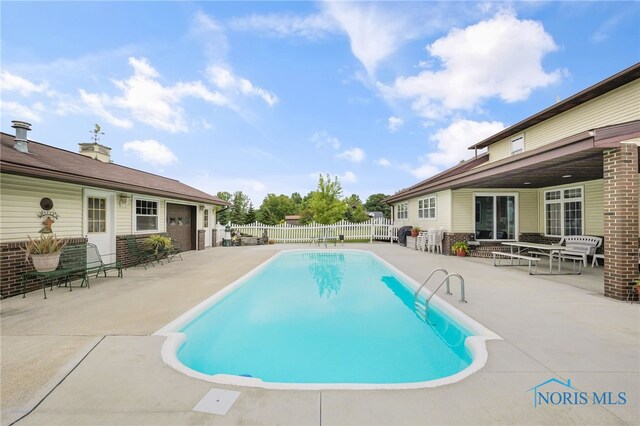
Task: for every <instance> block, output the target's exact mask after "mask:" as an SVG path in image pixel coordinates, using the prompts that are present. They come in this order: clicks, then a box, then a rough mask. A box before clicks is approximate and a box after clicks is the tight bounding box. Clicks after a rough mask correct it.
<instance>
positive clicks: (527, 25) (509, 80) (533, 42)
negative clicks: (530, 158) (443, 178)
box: [378, 12, 562, 119]
mask: <svg viewBox="0 0 640 426" xmlns="http://www.w3.org/2000/svg"><path fill="white" fill-rule="evenodd" d="M555 50H557V46H556V44H555V42H554V41H553V38H552V37H551V36H550V35H549V34H548V33H547V32H545V30H544V27H543V26H542V24H541V23H539V22H535V21H531V20H519V19H517V17H516V16H514V15H513V14H511V13H508V12H501V13H498V14H497V15H496V16H494V17H493V18H492V19H489V20H486V21H482V22H479V23H477V24H475V25H471V26H469V27H467V28H465V29H454V30H452V31H450V32H449V34H447V35H446V36H445V37H443V38H440V39H438V40H436V41H435V42H434V43H433V44H431V45H429V46H427V51H428V53H429V54H430V55H431V57H432V58H437V59H439V60H440V61H441V63H442V69H440V70H436V71H431V70H425V71H422V72H420V73H419V74H418V75H416V76H411V77H400V78H398V79H396V81H395V82H394V84H393V85H392V86H391V87H388V86H385V85H383V84H381V83H378V87H379V88H380V89H381V91H382V92H383V94H385V95H386V96H387V97H389V98H410V99H414V102H413V108H414V110H415V111H416V112H418V113H419V114H420V115H421V116H423V117H426V118H431V119H433V118H442V117H443V116H446V115H448V114H449V113H450V112H451V111H452V110H457V109H465V110H471V109H473V108H475V107H476V106H477V105H478V104H479V103H481V102H482V101H484V100H485V99H488V98H491V97H499V98H500V99H502V100H504V101H506V102H515V101H520V100H524V99H526V98H527V97H528V96H529V95H530V93H531V91H532V90H534V89H536V88H540V87H545V86H548V85H550V84H553V83H557V82H558V81H559V80H560V79H561V77H562V71H560V70H556V71H553V72H550V73H547V72H545V71H544V70H543V68H542V58H543V56H544V55H545V54H547V53H550V52H553V51H555Z"/></svg>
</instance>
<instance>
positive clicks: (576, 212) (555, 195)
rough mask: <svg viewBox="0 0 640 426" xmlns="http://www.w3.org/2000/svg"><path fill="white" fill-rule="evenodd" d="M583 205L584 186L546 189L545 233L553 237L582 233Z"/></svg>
mask: <svg viewBox="0 0 640 426" xmlns="http://www.w3.org/2000/svg"><path fill="white" fill-rule="evenodd" d="M583 206H584V202H583V191H582V187H576V188H565V189H554V190H551V191H545V192H544V229H545V234H546V235H548V236H552V237H562V236H565V235H582V233H583V225H582V218H583V217H584V211H583Z"/></svg>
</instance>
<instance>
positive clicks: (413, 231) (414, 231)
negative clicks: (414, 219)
mask: <svg viewBox="0 0 640 426" xmlns="http://www.w3.org/2000/svg"><path fill="white" fill-rule="evenodd" d="M419 233H420V228H418V227H417V226H414V227H413V228H411V236H412V237H417V236H418V234H419Z"/></svg>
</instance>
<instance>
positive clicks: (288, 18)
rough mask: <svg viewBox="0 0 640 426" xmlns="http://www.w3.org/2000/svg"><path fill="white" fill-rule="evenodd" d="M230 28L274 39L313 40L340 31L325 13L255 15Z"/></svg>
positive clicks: (231, 25) (233, 23) (231, 24)
mask: <svg viewBox="0 0 640 426" xmlns="http://www.w3.org/2000/svg"><path fill="white" fill-rule="evenodd" d="M230 27H231V28H232V29H234V30H238V31H259V32H262V33H265V34H267V35H269V36H273V37H292V36H293V37H303V38H307V39H311V40H314V39H318V38H320V37H323V36H324V35H326V34H327V33H334V32H337V30H338V26H337V25H336V22H335V21H334V20H333V19H332V18H330V17H329V16H328V15H327V14H325V13H316V14H312V15H307V16H296V15H291V14H288V15H280V14H269V15H256V14H253V15H250V16H247V17H243V18H236V19H233V20H231V22H230Z"/></svg>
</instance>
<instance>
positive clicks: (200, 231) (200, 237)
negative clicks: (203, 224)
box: [198, 229, 206, 250]
mask: <svg viewBox="0 0 640 426" xmlns="http://www.w3.org/2000/svg"><path fill="white" fill-rule="evenodd" d="M205 232H206V231H205V230H204V229H198V250H204V233H205Z"/></svg>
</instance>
